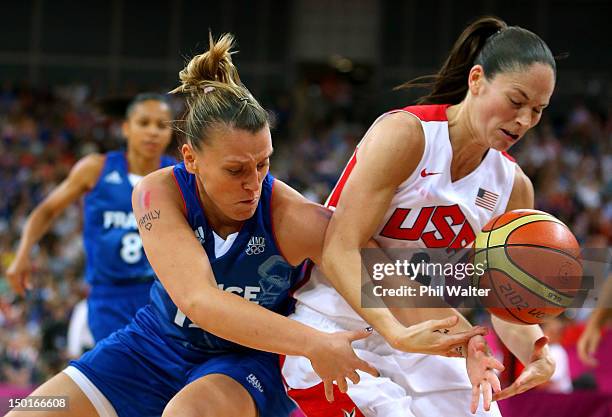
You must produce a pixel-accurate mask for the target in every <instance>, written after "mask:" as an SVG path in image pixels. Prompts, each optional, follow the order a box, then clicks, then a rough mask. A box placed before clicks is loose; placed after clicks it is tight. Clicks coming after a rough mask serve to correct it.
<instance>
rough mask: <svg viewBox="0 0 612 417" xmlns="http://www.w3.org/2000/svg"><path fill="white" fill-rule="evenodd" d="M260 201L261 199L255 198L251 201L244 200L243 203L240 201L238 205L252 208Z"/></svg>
mask: <svg viewBox="0 0 612 417" xmlns="http://www.w3.org/2000/svg"><path fill="white" fill-rule="evenodd" d="M258 200H259V199H258V198H257V197H255V198H251V199H250V200H242V201H239V202H238V204H244V205H246V206H252V205H254V204H257V201H258Z"/></svg>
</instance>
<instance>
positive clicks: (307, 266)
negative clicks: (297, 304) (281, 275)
mask: <svg viewBox="0 0 612 417" xmlns="http://www.w3.org/2000/svg"><path fill="white" fill-rule="evenodd" d="M314 266H315V264H314V262H312V261H311V260H310V259H306V261H305V262H304V265H303V266H302V274H304V277H303V278H302V279H301V280H300V282H298V283H297V284H295V285H294V286H293V287H292V288H291V289H290V290H289V295H290V296H291V297H292V298H295V297H293V294H295V292H296V291H297V290H299V289H300V288H302V287H303V286H304V285H306V283H307V282H308V281H310V276H311V275H312V268H314Z"/></svg>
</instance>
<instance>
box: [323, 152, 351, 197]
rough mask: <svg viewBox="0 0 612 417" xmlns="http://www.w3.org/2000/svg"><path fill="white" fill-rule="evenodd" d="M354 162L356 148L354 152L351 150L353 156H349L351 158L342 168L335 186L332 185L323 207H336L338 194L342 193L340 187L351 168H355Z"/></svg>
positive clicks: (341, 187) (342, 185)
mask: <svg viewBox="0 0 612 417" xmlns="http://www.w3.org/2000/svg"><path fill="white" fill-rule="evenodd" d="M356 163H357V149H355V152H353V156H351V160H350V161H349V162H348V164H346V168H344V171H343V172H342V175H341V176H340V179H339V180H338V182H337V183H336V186H335V187H334V189H333V191H332V193H331V194H330V196H329V198H328V199H327V203H325V207H333V208H336V206H337V205H338V201H339V200H340V194H342V189H343V188H344V185H345V184H346V181H348V178H349V175H351V172H352V171H353V168H355V164H356Z"/></svg>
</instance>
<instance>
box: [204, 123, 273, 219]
mask: <svg viewBox="0 0 612 417" xmlns="http://www.w3.org/2000/svg"><path fill="white" fill-rule="evenodd" d="M211 133H212V135H211V137H209V138H207V141H206V143H205V144H203V145H202V149H201V150H200V151H198V152H196V161H195V164H194V165H195V169H196V170H197V173H196V175H198V177H199V179H200V182H201V184H202V187H203V190H204V193H205V196H203V200H204V202H205V203H206V202H210V203H212V205H213V206H214V209H216V210H218V211H219V212H220V213H222V214H223V215H224V216H226V217H228V218H230V219H231V220H234V221H244V220H247V219H249V218H250V217H252V216H253V215H254V214H255V210H256V209H257V205H258V203H259V199H260V197H261V189H262V183H263V180H264V178H265V177H266V175H267V174H268V171H269V167H270V156H271V155H272V150H273V149H272V138H271V135H270V129H269V128H268V126H266V127H264V128H263V129H261V130H259V131H258V132H256V133H251V132H249V131H246V130H241V129H235V128H219V129H213V130H212V132H211Z"/></svg>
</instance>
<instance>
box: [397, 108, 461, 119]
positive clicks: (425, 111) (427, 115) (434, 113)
mask: <svg viewBox="0 0 612 417" xmlns="http://www.w3.org/2000/svg"><path fill="white" fill-rule="evenodd" d="M450 106H451V105H450V104H425V105H420V106H408V107H404V108H403V109H402V110H404V111H407V112H409V113H412V114H414V115H415V116H416V117H418V118H419V119H421V121H423V122H446V121H448V117H446V109H448V108H449V107H450Z"/></svg>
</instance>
